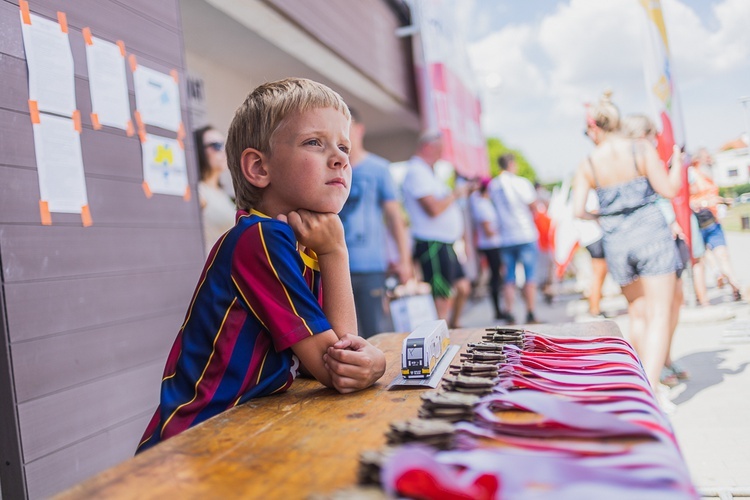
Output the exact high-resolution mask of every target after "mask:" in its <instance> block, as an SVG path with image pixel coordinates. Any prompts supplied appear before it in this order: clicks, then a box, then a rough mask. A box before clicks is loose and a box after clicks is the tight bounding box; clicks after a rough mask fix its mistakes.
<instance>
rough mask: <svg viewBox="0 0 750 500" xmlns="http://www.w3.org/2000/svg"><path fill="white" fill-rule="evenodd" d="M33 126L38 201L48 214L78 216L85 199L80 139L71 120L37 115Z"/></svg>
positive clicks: (41, 114) (85, 202) (86, 200)
mask: <svg viewBox="0 0 750 500" xmlns="http://www.w3.org/2000/svg"><path fill="white" fill-rule="evenodd" d="M33 127H34V151H35V152H36V166H37V170H38V172H39V195H40V197H39V198H40V200H42V201H46V202H47V205H48V207H49V211H50V212H65V213H75V214H80V213H81V211H82V209H83V207H84V206H87V205H88V196H87V194H86V178H85V177H84V173H83V155H82V154H81V139H80V137H81V136H80V134H79V133H78V131H77V130H76V129H75V125H74V123H73V120H71V119H70V118H61V117H59V116H53V115H47V114H44V113H40V116H39V123H35V124H34V125H33Z"/></svg>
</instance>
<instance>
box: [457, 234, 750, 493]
mask: <svg viewBox="0 0 750 500" xmlns="http://www.w3.org/2000/svg"><path fill="white" fill-rule="evenodd" d="M727 240H728V245H729V250H730V255H731V257H732V263H733V265H734V268H735V272H736V273H737V274H738V276H739V279H740V281H741V283H743V284H744V285H745V288H746V289H747V288H748V285H750V259H749V258H748V257H747V256H748V255H750V233H737V232H733V233H727ZM710 281H714V280H710ZM605 288H606V291H609V292H610V296H608V297H606V298H605V299H604V301H603V302H602V309H603V310H604V312H605V313H607V314H608V315H611V316H612V319H614V320H615V321H616V322H617V323H618V325H620V329H621V330H622V331H623V332H624V333H626V332H627V328H628V318H627V315H626V314H624V313H625V307H626V302H625V300H624V298H623V297H622V296H621V295H617V288H616V287H613V286H612V285H611V284H608V285H607V286H606V287H605ZM564 289H567V290H568V293H562V294H560V295H559V296H558V297H557V298H556V299H555V300H554V301H553V303H552V304H551V305H547V304H544V303H543V302H540V304H539V305H538V306H537V317H538V319H539V320H542V321H545V322H570V321H576V320H578V321H584V320H586V319H587V318H585V315H584V313H585V311H586V310H587V303H586V302H585V301H584V300H583V299H582V297H581V294H580V293H576V292H575V285H574V284H572V283H571V284H567V283H566V284H565V285H564ZM748 292H750V290H748ZM748 295H750V293H745V299H746V300H747V299H748ZM709 296H710V298H711V304H712V305H711V306H708V307H688V306H684V307H683V308H682V312H681V319H680V324H679V326H678V327H677V332H676V333H675V338H674V341H673V344H672V356H673V359H674V360H676V361H677V362H678V363H680V364H681V365H683V366H684V367H685V368H686V369H687V370H688V371H689V372H690V374H691V377H690V379H689V380H687V381H686V382H684V383H681V384H680V385H678V386H677V387H675V388H673V389H672V390H671V397H672V400H673V402H674V403H676V404H677V410H676V411H675V413H674V414H672V415H671V417H670V419H671V421H672V424H673V426H674V428H675V433H676V435H677V439H678V441H679V443H680V446H681V448H682V452H683V454H684V456H685V460H686V462H687V464H688V467H689V469H690V472H691V474H692V477H693V481H694V483H695V485H696V486H697V487H698V488H699V490H700V491H702V492H703V494H704V495H705V496H706V497H707V498H712V497H718V496H722V498H731V496H732V495H734V496H735V497H739V496H750V451H749V450H750V367H749V366H748V365H750V304H748V302H746V301H743V302H732V298H731V292H730V290H729V288H728V287H724V289H719V288H716V287H713V288H710V289H709ZM514 314H515V316H516V318H518V319H521V318H524V315H525V311H524V309H523V306H522V304H520V303H519V304H516V307H515V310H514ZM462 323H463V326H467V327H470V326H486V325H493V324H495V323H496V321H495V320H494V318H493V315H492V311H491V308H490V304H489V299H487V298H479V299H476V300H474V301H472V302H471V303H470V304H469V306H468V308H467V311H466V313H465V314H464V318H463V321H462Z"/></svg>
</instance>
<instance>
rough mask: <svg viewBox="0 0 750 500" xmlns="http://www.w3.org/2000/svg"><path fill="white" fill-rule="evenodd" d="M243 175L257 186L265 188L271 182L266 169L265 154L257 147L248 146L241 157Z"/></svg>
mask: <svg viewBox="0 0 750 500" xmlns="http://www.w3.org/2000/svg"><path fill="white" fill-rule="evenodd" d="M240 166H241V167H242V175H243V176H244V177H245V179H247V181H248V182H249V183H250V184H252V185H253V186H255V187H257V188H265V187H266V186H268V184H269V183H270V182H271V179H270V178H269V176H268V170H267V169H266V162H265V155H264V154H263V153H261V152H260V151H258V150H257V149H255V148H247V149H246V150H244V151H243V152H242V156H241V158H240Z"/></svg>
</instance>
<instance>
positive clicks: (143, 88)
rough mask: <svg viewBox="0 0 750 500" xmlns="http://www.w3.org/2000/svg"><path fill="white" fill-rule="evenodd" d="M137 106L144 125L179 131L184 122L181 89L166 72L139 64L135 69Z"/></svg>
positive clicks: (134, 81) (134, 80)
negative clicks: (181, 108) (181, 107)
mask: <svg viewBox="0 0 750 500" xmlns="http://www.w3.org/2000/svg"><path fill="white" fill-rule="evenodd" d="M133 83H134V84H135V107H136V109H137V110H138V113H140V115H141V121H142V122H143V124H144V125H154V126H156V127H161V128H163V129H166V130H172V131H174V132H177V131H178V130H179V128H180V123H181V122H182V115H181V113H180V89H179V86H178V85H177V81H176V80H175V79H174V78H173V77H172V76H171V75H168V74H166V73H161V72H159V71H156V70H153V69H151V68H147V67H145V66H140V65H138V66H137V67H136V69H135V70H134V71H133Z"/></svg>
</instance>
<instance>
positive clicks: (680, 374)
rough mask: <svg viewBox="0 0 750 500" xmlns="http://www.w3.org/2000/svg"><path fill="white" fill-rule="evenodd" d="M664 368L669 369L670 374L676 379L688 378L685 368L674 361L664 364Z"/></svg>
mask: <svg viewBox="0 0 750 500" xmlns="http://www.w3.org/2000/svg"><path fill="white" fill-rule="evenodd" d="M665 368H666V369H667V370H669V372H670V373H672V375H674V376H675V377H676V378H677V379H678V380H687V379H688V378H690V373H688V371H687V370H686V369H684V368H683V367H682V366H680V365H678V364H677V363H675V362H674V361H672V364H670V365H665ZM662 373H663V372H662Z"/></svg>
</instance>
